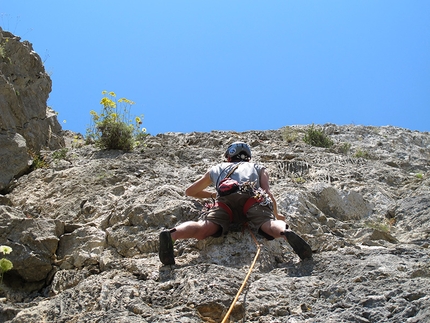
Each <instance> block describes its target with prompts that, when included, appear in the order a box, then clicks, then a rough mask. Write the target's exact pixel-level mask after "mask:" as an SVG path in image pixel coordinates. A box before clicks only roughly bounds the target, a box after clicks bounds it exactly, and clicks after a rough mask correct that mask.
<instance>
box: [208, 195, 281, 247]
mask: <svg viewBox="0 0 430 323" xmlns="http://www.w3.org/2000/svg"><path fill="white" fill-rule="evenodd" d="M249 198H250V196H249V195H248V194H246V193H240V192H238V193H233V194H230V195H227V196H220V197H219V198H218V199H217V201H219V202H221V203H224V204H226V205H227V206H228V207H229V208H230V209H231V211H232V216H230V215H229V213H228V212H227V211H226V210H225V209H224V208H222V207H220V206H215V207H213V208H211V209H210V210H209V211H208V212H207V214H206V217H205V219H206V220H208V221H211V222H213V223H216V224H218V225H219V226H221V230H220V231H219V232H217V233H216V234H215V235H214V236H216V237H219V236H221V235H222V234H227V233H228V231H229V229H230V226H231V225H232V224H243V223H248V225H249V226H250V227H251V228H252V229H254V230H257V231H259V233H261V234H263V235H264V236H265V237H266V238H268V239H273V237H271V236H268V235H267V234H265V233H263V232H262V231H261V230H260V227H261V226H262V225H263V223H265V222H267V221H272V220H275V216H274V214H273V212H272V209H271V207H270V206H263V205H260V204H258V203H256V204H254V205H253V206H251V208H249V210H248V212H247V213H246V214H243V206H244V205H245V203H246V201H248V199H249Z"/></svg>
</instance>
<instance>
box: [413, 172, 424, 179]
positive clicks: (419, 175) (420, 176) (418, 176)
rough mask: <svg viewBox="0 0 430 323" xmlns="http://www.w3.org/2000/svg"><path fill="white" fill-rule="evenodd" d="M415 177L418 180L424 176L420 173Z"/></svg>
mask: <svg viewBox="0 0 430 323" xmlns="http://www.w3.org/2000/svg"><path fill="white" fill-rule="evenodd" d="M415 177H416V178H418V179H423V178H424V175H423V174H422V173H418V174H415Z"/></svg>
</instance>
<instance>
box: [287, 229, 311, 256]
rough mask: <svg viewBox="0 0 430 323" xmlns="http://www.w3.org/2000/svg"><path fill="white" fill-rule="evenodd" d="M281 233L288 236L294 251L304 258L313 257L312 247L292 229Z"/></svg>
mask: <svg viewBox="0 0 430 323" xmlns="http://www.w3.org/2000/svg"><path fill="white" fill-rule="evenodd" d="M281 234H282V235H284V236H285V237H286V238H287V241H288V243H289V244H290V246H291V247H292V248H293V250H294V252H295V253H296V254H298V255H299V257H300V259H302V260H304V259H310V258H312V249H311V247H310V246H309V245H308V244H307V243H306V241H305V240H303V239H302V238H301V237H299V236H298V235H297V234H296V233H294V232H293V231H291V230H285V231H284V232H282V233H281Z"/></svg>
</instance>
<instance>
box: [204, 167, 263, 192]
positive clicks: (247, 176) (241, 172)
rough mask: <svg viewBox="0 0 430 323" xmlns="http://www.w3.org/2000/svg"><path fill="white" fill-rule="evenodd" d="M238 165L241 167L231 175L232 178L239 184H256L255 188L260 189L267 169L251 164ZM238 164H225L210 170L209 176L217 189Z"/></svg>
mask: <svg viewBox="0 0 430 323" xmlns="http://www.w3.org/2000/svg"><path fill="white" fill-rule="evenodd" d="M238 163H239V166H238V167H237V168H236V169H235V171H234V172H233V173H232V174H231V175H230V178H231V179H234V180H236V181H238V182H239V183H244V182H246V181H249V182H255V185H256V186H255V188H259V187H260V174H261V171H262V170H263V169H265V167H264V166H262V165H258V164H255V163H251V162H238ZM238 163H237V162H236V163H228V162H224V163H220V164H218V165H215V166H212V167H211V168H210V169H209V175H210V178H211V180H212V183H213V184H214V185H215V187H218V184H219V182H221V181H222V180H223V179H224V178H225V177H226V176H227V174H228V173H229V172H230V171H231V170H232V169H233V168H234V167H235V166H236V165H237V164H238Z"/></svg>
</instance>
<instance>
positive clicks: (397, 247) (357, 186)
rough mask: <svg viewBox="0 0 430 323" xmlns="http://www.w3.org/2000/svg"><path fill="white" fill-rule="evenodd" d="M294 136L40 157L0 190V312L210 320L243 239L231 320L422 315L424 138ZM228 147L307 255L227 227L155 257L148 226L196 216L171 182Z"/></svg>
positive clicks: (182, 141) (385, 130) (425, 277)
mask: <svg viewBox="0 0 430 323" xmlns="http://www.w3.org/2000/svg"><path fill="white" fill-rule="evenodd" d="M307 129H309V126H293V127H287V128H285V129H280V130H273V131H249V132H243V133H235V132H219V131H213V132H211V133H188V134H181V133H166V134H160V135H157V136H155V137H154V136H149V137H147V138H146V140H145V146H141V147H138V148H137V149H136V150H135V151H133V152H129V153H123V152H121V151H98V150H97V149H95V148H94V147H92V146H83V147H81V148H76V147H67V148H63V149H61V151H59V152H61V154H60V153H58V152H49V151H48V152H46V156H45V157H46V161H47V162H49V165H50V166H49V167H48V168H44V169H37V170H35V171H33V172H31V173H29V174H26V175H24V176H22V177H20V178H19V179H18V180H17V182H16V184H15V185H14V186H13V190H11V191H10V192H9V193H8V194H5V195H4V196H0V197H1V198H0V203H1V204H4V205H2V206H1V207H0V218H1V221H0V244H2V245H3V244H4V245H10V246H11V247H12V248H13V252H12V253H11V254H9V255H6V257H7V258H8V259H10V260H11V261H12V262H13V263H14V269H12V270H11V271H10V272H7V273H6V274H5V275H4V285H3V287H2V290H1V293H2V295H3V299H2V300H1V301H0V321H5V322H10V323H18V322H26V323H27V322H30V323H32V322H34V323H36V322H44V321H45V322H94V321H97V322H116V321H118V322H221V321H222V320H223V318H224V317H225V314H226V313H227V310H228V308H229V307H230V305H231V303H232V301H233V299H234V297H235V296H236V293H237V292H238V290H239V288H240V286H241V284H242V283H243V281H244V278H245V276H246V274H247V273H248V270H249V268H250V265H251V263H252V261H253V259H254V257H255V255H256V252H257V248H258V247H260V251H261V252H260V255H259V257H258V259H257V261H256V265H255V267H254V269H253V271H252V273H251V275H250V279H249V280H248V284H247V285H246V288H245V289H244V290H243V292H242V294H241V295H240V297H239V298H238V302H237V303H236V305H235V307H234V310H233V311H232V313H231V315H230V321H231V322H239V321H240V322H427V321H429V320H430V312H429V310H428V309H429V308H430V297H429V295H430V284H429V279H430V268H429V263H430V251H429V245H430V238H429V234H430V230H429V225H428V224H429V223H430V212H429V210H430V199H429V196H430V195H429V193H430V176H429V174H430V173H429V170H430V162H429V160H430V135H429V133H421V132H417V131H410V130H407V129H401V128H395V127H365V126H337V125H332V124H330V125H324V126H321V129H323V130H324V131H325V132H326V133H327V134H329V135H330V138H331V139H332V140H333V141H334V142H335V145H334V146H333V147H331V148H316V147H312V146H309V145H307V144H305V143H304V142H303V140H302V138H303V136H304V134H305V133H306V131H307ZM291 133H294V136H293V137H294V138H295V140H293V141H292V140H290V139H289V140H286V134H291ZM233 141H245V142H247V143H249V144H250V146H251V149H252V152H253V161H255V162H258V163H261V164H263V165H264V166H265V167H266V168H267V171H268V173H269V175H270V185H271V190H272V193H273V194H274V196H275V197H276V199H277V201H278V208H279V212H280V213H281V214H283V215H285V216H286V222H287V223H288V224H289V225H290V227H291V228H292V229H293V230H294V231H296V232H298V233H299V234H300V235H301V236H302V237H303V238H304V239H306V240H307V241H308V242H309V244H310V245H311V246H312V249H313V251H314V255H313V259H312V260H306V261H300V259H299V258H298V256H297V255H296V254H294V252H293V251H292V249H291V247H290V246H289V245H288V243H287V242H286V241H285V240H282V239H276V240H273V241H267V240H265V239H264V238H263V237H261V236H259V235H258V234H256V239H257V241H258V246H257V245H256V244H255V243H254V240H253V238H252V236H251V234H250V233H249V231H248V230H247V229H244V230H243V231H242V228H234V230H232V231H231V232H230V233H229V234H228V235H226V236H223V237H220V238H207V239H205V240H202V241H197V240H194V239H190V240H180V241H177V242H176V243H175V256H176V265H175V266H162V265H161V263H160V262H159V259H158V253H157V252H158V235H159V233H160V231H161V230H163V228H172V227H174V226H175V225H177V224H179V223H182V222H184V221H189V220H197V219H199V218H200V217H201V216H202V214H203V212H204V210H205V206H204V204H205V202H209V201H200V200H197V199H193V198H189V197H186V196H185V195H184V190H185V189H186V187H187V186H188V185H190V184H191V183H192V182H193V181H195V180H196V179H198V178H200V176H201V175H202V174H204V173H205V172H206V171H207V170H208V168H209V167H210V166H212V165H213V164H215V163H218V162H220V161H222V160H223V157H222V156H223V153H224V151H225V149H226V147H227V146H228V145H229V144H230V143H232V142H233ZM59 156H61V157H59ZM363 156H364V157H363ZM0 256H1V255H0Z"/></svg>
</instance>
